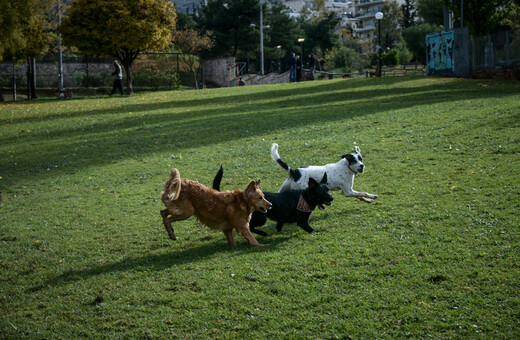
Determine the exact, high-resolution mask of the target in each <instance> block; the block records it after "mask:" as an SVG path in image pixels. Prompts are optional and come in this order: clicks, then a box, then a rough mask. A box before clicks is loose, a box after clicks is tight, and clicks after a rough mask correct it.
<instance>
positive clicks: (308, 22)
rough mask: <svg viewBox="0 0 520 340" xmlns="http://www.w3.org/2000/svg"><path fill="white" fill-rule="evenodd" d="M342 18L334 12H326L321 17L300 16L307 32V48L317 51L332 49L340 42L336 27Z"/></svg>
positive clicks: (310, 50) (303, 27) (299, 20)
mask: <svg viewBox="0 0 520 340" xmlns="http://www.w3.org/2000/svg"><path fill="white" fill-rule="evenodd" d="M339 21H340V19H339V18H337V17H336V14H335V13H334V12H328V13H325V14H323V15H321V16H319V17H305V16H304V17H300V18H299V19H298V22H299V24H300V27H301V28H302V29H303V31H304V33H305V37H304V38H305V42H304V43H305V50H306V51H308V52H316V51H317V50H318V49H320V50H321V51H326V50H330V49H332V48H333V47H335V46H338V44H339V36H338V34H337V33H336V27H337V26H338V24H339Z"/></svg>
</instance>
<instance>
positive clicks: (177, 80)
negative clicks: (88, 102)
mask: <svg viewBox="0 0 520 340" xmlns="http://www.w3.org/2000/svg"><path fill="white" fill-rule="evenodd" d="M183 56H186V55H184V54H179V53H143V54H142V55H140V56H139V57H138V58H137V59H136V60H135V61H134V63H133V66H132V70H133V72H132V74H133V86H134V88H136V89H148V90H156V89H172V88H177V87H178V86H180V85H185V86H193V82H194V80H193V75H192V74H191V71H190V69H189V67H188V65H187V64H186V63H185V62H184V58H183ZM57 60H58V58H57V56H53V55H45V56H42V57H40V58H37V60H36V64H35V70H36V72H35V73H36V90H37V93H39V94H44V95H45V94H54V92H55V90H56V89H57V88H58V79H59V76H58V74H59V72H58V62H57ZM27 69H28V66H27V63H23V62H19V63H16V62H2V63H0V88H1V89H2V92H3V94H4V96H7V97H10V96H11V94H12V92H13V91H12V89H13V88H14V89H16V88H17V89H18V94H19V96H21V97H22V96H24V95H25V93H26V91H27V77H28V74H27ZM112 72H113V66H112V59H111V58H108V59H107V58H105V59H100V58H93V57H88V56H86V55H83V54H78V55H73V56H67V57H66V58H64V62H63V82H64V87H65V88H66V89H74V90H73V91H74V93H88V94H94V93H107V92H108V91H109V90H110V88H111V86H112V80H113V79H112V76H111V73H112ZM123 77H124V78H125V75H124V76H123ZM15 91H16V90H15Z"/></svg>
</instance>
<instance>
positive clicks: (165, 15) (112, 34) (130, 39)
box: [60, 0, 176, 94]
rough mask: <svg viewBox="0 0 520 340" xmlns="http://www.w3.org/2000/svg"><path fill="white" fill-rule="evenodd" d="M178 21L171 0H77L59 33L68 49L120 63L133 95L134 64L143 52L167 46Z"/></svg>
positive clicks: (130, 92) (128, 91)
mask: <svg viewBox="0 0 520 340" xmlns="http://www.w3.org/2000/svg"><path fill="white" fill-rule="evenodd" d="M175 22H176V12H175V8H174V6H173V4H172V3H171V2H170V1H168V0H140V1H134V0H117V1H104V0H76V1H74V2H72V4H71V7H70V10H69V12H68V15H67V17H66V18H65V19H64V20H63V23H62V25H61V26H60V31H61V32H62V34H63V41H64V43H65V44H66V45H68V46H74V47H76V48H78V50H79V51H81V52H83V53H87V54H101V55H107V56H113V57H114V58H116V59H118V60H120V61H121V64H122V65H123V67H124V68H125V71H126V78H127V79H126V80H127V93H129V94H132V92H133V87H132V63H133V61H134V60H135V58H136V57H137V56H138V55H139V53H141V52H142V51H144V50H157V49H164V48H165V47H167V46H168V45H169V44H170V43H171V39H172V36H171V35H172V30H173V29H174V28H175Z"/></svg>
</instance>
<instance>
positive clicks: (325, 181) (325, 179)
mask: <svg viewBox="0 0 520 340" xmlns="http://www.w3.org/2000/svg"><path fill="white" fill-rule="evenodd" d="M321 183H323V184H327V173H326V172H325V173H324V174H323V178H322V179H321Z"/></svg>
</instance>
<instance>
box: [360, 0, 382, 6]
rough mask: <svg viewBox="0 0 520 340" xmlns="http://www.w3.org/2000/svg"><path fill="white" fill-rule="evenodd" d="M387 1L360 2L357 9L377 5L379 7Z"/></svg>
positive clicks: (365, 0) (367, 0) (362, 0)
mask: <svg viewBox="0 0 520 340" xmlns="http://www.w3.org/2000/svg"><path fill="white" fill-rule="evenodd" d="M385 1H386V0H359V1H358V2H357V3H356V7H357V8H361V7H370V6H375V5H379V4H381V5H382V4H384V3H385Z"/></svg>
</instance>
